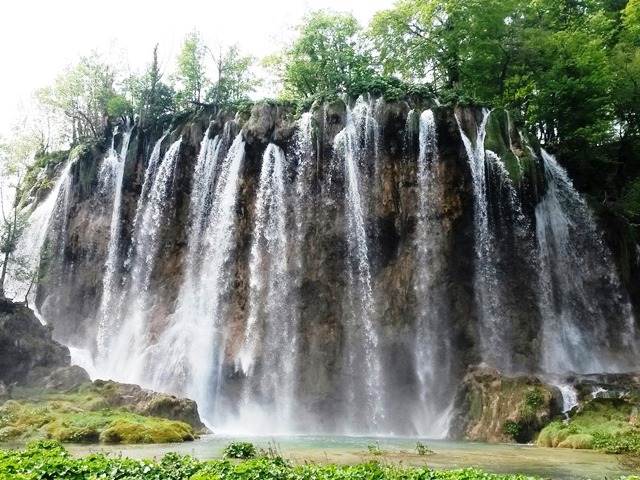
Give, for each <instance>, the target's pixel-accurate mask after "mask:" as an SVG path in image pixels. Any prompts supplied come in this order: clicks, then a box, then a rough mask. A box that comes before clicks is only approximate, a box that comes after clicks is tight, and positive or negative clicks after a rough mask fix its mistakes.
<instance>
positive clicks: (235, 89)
mask: <svg viewBox="0 0 640 480" xmlns="http://www.w3.org/2000/svg"><path fill="white" fill-rule="evenodd" d="M207 50H208V51H209V52H210V53H211V57H212V58H213V62H214V65H215V68H216V70H217V72H218V78H217V80H216V81H215V83H214V84H213V86H212V87H211V89H210V90H209V91H208V92H207V102H211V103H215V104H217V105H227V104H230V103H234V102H237V101H239V100H245V99H247V98H249V94H250V93H251V92H252V91H253V90H254V89H255V87H256V86H257V85H258V81H257V80H256V79H255V76H254V75H252V73H251V67H252V66H253V63H254V61H255V59H254V58H253V57H251V56H245V55H242V54H241V52H240V49H239V48H238V46H237V45H232V46H230V47H228V48H226V49H224V48H222V46H220V47H219V48H218V51H217V52H214V51H213V50H211V49H210V48H207Z"/></svg>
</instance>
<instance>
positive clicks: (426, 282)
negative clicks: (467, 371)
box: [413, 110, 451, 437]
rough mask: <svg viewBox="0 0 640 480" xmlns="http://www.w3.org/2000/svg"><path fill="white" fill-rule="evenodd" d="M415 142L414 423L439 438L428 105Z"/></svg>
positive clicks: (443, 383) (436, 247) (435, 222)
mask: <svg viewBox="0 0 640 480" xmlns="http://www.w3.org/2000/svg"><path fill="white" fill-rule="evenodd" d="M419 145H420V151H419V154H418V162H417V180H418V185H417V196H418V205H417V210H416V216H417V225H416V236H415V240H414V241H415V246H414V248H415V252H416V253H415V254H416V264H415V273H414V276H415V280H414V284H413V288H414V291H415V296H416V299H417V312H416V316H417V318H416V324H415V346H414V352H415V356H416V360H415V364H416V373H417V376H418V380H419V387H420V399H419V408H418V409H417V411H416V412H415V413H414V420H413V422H414V425H415V428H416V431H417V432H418V434H419V435H420V436H429V437H443V436H444V435H445V434H446V431H447V428H448V420H449V419H448V418H447V416H446V415H445V414H444V411H445V409H446V408H447V407H448V406H449V403H450V401H449V399H448V398H447V394H448V393H449V391H448V390H449V378H450V374H451V371H450V367H451V344H450V342H451V333H450V326H449V324H448V319H449V313H448V311H447V306H446V305H447V302H446V297H445V293H446V292H445V289H446V287H445V286H444V284H443V281H444V278H443V276H444V271H443V270H444V268H445V266H444V262H445V255H446V252H445V249H444V242H445V239H444V236H445V232H444V229H443V226H442V222H441V221H440V219H439V218H438V199H439V197H440V196H441V195H442V192H441V191H440V185H439V177H438V172H437V168H438V165H437V164H438V144H437V135H436V124H435V120H434V115H433V112H432V111H431V110H426V111H425V112H423V113H422V115H421V116H420V123H419ZM436 332H437V333H436Z"/></svg>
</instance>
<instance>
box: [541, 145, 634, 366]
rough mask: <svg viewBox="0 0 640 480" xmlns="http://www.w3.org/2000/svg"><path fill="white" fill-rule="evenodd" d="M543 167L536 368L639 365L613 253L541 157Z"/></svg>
mask: <svg viewBox="0 0 640 480" xmlns="http://www.w3.org/2000/svg"><path fill="white" fill-rule="evenodd" d="M542 160H543V164H544V170H545V176H546V179H547V184H548V189H547V192H546V194H545V196H544V197H543V198H542V200H541V201H540V203H538V205H537V206H536V210H535V218H536V237H537V240H538V255H539V266H540V268H539V272H540V280H539V284H540V287H539V303H540V310H541V312H542V317H543V322H542V342H541V344H542V367H543V368H544V369H545V370H546V371H549V372H565V371H574V372H578V373H592V372H607V371H624V370H626V369H628V368H630V367H631V366H633V365H636V366H637V361H636V358H637V350H636V346H635V341H636V338H637V333H636V331H635V327H634V325H635V322H634V319H633V315H632V312H631V306H630V304H629V300H628V298H627V296H626V294H625V293H624V291H623V290H622V288H621V286H620V283H619V280H618V276H617V273H616V271H615V267H614V262H613V259H612V257H611V254H610V252H609V250H608V248H607V247H606V245H605V243H604V239H603V238H602V236H601V235H600V233H599V232H598V230H597V227H596V224H595V221H594V220H593V217H592V215H591V213H590V211H589V209H588V207H587V205H586V203H585V201H584V200H583V199H582V197H580V195H579V194H578V192H577V191H576V190H575V188H574V187H573V185H572V183H571V181H570V180H569V178H568V176H567V173H566V172H565V171H564V169H563V168H562V167H561V166H560V165H559V164H558V162H557V161H556V159H555V158H554V157H553V156H551V155H549V154H548V153H547V152H545V151H544V150H542ZM612 340H613V342H614V343H611V341H612Z"/></svg>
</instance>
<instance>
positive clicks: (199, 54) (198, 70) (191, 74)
mask: <svg viewBox="0 0 640 480" xmlns="http://www.w3.org/2000/svg"><path fill="white" fill-rule="evenodd" d="M205 54H206V46H205V44H204V42H203V40H202V38H201V37H200V34H199V33H198V31H196V30H194V31H192V32H191V33H189V34H188V35H187V36H186V38H185V40H184V43H183V44H182V50H181V51H180V53H179V54H178V71H177V73H176V76H175V79H176V80H177V82H178V84H179V86H180V88H179V89H178V92H177V93H176V105H177V106H178V107H179V109H181V110H186V109H188V108H189V107H190V105H191V104H193V103H200V102H201V101H202V99H203V97H204V94H205V92H206V91H207V90H208V88H209V85H210V81H209V79H208V78H207V76H206V68H205V63H204V59H205Z"/></svg>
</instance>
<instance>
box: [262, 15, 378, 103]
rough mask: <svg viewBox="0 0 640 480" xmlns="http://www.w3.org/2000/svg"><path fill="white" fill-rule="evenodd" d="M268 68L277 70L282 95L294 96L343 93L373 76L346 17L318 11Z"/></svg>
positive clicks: (354, 24) (358, 31)
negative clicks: (281, 84)
mask: <svg viewBox="0 0 640 480" xmlns="http://www.w3.org/2000/svg"><path fill="white" fill-rule="evenodd" d="M268 65H269V66H271V67H272V68H278V67H279V72H278V74H279V76H280V78H281V80H282V82H283V85H284V89H285V93H288V94H290V95H293V96H298V97H311V96H314V95H318V94H325V93H329V94H335V93H343V92H346V91H347V89H348V88H349V87H350V86H351V85H354V84H356V83H358V82H363V81H365V80H366V79H367V78H370V77H371V76H372V75H373V69H372V67H371V65H372V62H371V55H370V52H369V48H368V46H367V44H366V41H365V39H364V35H363V33H362V29H361V27H360V25H359V24H358V22H357V20H356V19H355V18H354V17H353V15H350V14H341V13H335V12H332V11H327V10H318V11H316V12H313V13H311V14H309V15H307V16H306V17H305V18H304V21H303V23H302V24H301V25H300V26H299V27H298V38H297V39H296V40H295V41H294V42H293V44H292V45H291V46H290V47H289V48H287V49H285V50H284V52H282V53H281V54H280V55H278V56H275V57H271V58H270V59H269V61H268Z"/></svg>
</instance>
